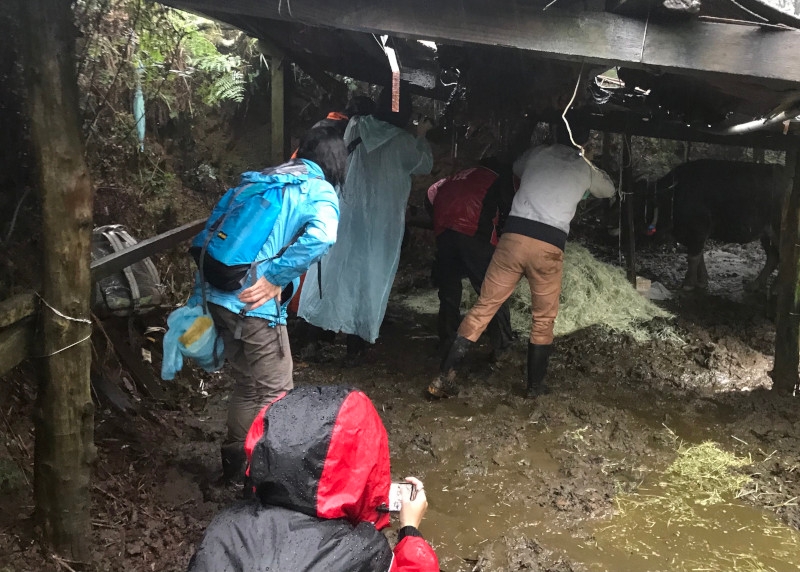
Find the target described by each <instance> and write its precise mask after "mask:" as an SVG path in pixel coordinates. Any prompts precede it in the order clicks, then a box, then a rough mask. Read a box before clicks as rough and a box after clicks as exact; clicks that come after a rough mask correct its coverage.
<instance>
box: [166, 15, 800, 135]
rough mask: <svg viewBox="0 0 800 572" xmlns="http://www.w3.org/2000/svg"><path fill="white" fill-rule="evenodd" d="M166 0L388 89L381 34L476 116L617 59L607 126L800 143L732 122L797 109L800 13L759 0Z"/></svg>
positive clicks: (308, 63) (407, 66)
mask: <svg viewBox="0 0 800 572" xmlns="http://www.w3.org/2000/svg"><path fill="white" fill-rule="evenodd" d="M163 1H164V2H165V3H166V4H169V5H171V6H174V7H178V8H182V9H185V10H190V11H194V12H198V13H202V14H204V15H207V16H209V17H212V18H215V19H217V20H220V21H223V22H226V23H228V24H231V25H233V26H236V27H238V28H240V29H242V30H244V31H245V32H247V33H248V34H251V35H253V36H255V37H258V38H262V39H265V40H266V41H267V42H268V43H269V44H271V45H272V46H274V48H276V49H279V50H280V51H282V52H283V53H284V54H286V55H287V57H289V58H290V59H291V60H293V61H295V62H296V63H297V64H298V65H300V67H302V68H304V69H306V71H309V70H312V71H313V72H314V73H312V75H313V76H315V77H318V78H320V77H321V78H323V79H325V78H329V77H330V76H329V75H328V74H341V75H346V76H349V77H353V78H355V79H360V80H365V81H368V82H370V83H376V84H383V85H387V84H388V83H389V81H390V71H389V65H388V62H387V59H386V55H385V54H384V52H383V50H382V48H381V46H380V44H379V42H378V36H380V35H384V34H385V35H389V36H391V38H392V42H393V44H392V45H393V46H394V47H395V49H396V51H397V53H398V56H399V60H400V64H401V71H402V73H403V77H404V78H405V79H410V80H411V81H412V83H414V84H416V86H417V89H418V90H419V91H422V92H425V93H427V94H428V95H430V96H433V97H437V98H440V99H447V98H448V97H450V96H452V95H453V89H454V84H453V81H454V79H453V78H455V77H456V76H457V78H458V83H459V85H460V86H462V87H463V88H464V90H465V92H466V101H467V108H468V111H467V112H468V113H470V114H486V113H492V114H494V115H495V116H503V115H505V116H516V115H519V114H521V113H526V112H527V113H530V112H533V113H539V112H542V111H544V110H547V109H550V110H552V109H556V108H558V107H559V105H561V103H563V97H562V98H561V100H559V99H558V98H559V96H563V94H567V96H569V95H570V94H571V92H572V90H573V88H574V86H575V83H576V80H577V78H578V77H579V76H582V77H583V78H584V85H585V86H587V87H588V86H591V84H593V83H595V80H594V77H595V76H596V75H598V74H600V73H602V72H604V71H606V70H608V69H610V68H617V73H618V76H619V78H620V79H622V80H623V81H624V83H625V85H624V86H612V87H611V88H610V89H606V90H604V89H600V88H599V87H598V86H592V87H591V89H585V90H581V92H580V96H579V99H583V103H590V104H591V105H590V106H589V108H591V109H592V110H593V112H592V114H591V116H592V118H593V120H594V121H595V123H596V125H598V126H600V125H602V126H603V128H605V129H608V130H612V131H614V130H617V131H621V130H623V129H626V130H628V131H631V132H633V133H639V134H645V135H652V136H664V137H669V138H681V139H687V140H712V141H713V140H719V142H726V143H731V144H740V141H741V143H744V139H746V140H747V143H746V144H751V145H754V146H763V147H773V148H787V147H793V146H796V145H797V144H798V140H797V138H796V137H794V136H791V135H792V134H793V133H796V132H798V133H800V129H799V128H797V126H796V125H794V124H793V126H792V128H791V131H790V136H788V137H787V136H785V135H783V130H784V126H783V124H782V123H781V122H776V123H775V125H773V126H770V127H764V126H760V125H756V126H754V127H752V130H753V131H754V133H753V134H750V133H749V131H751V128H746V129H743V131H746V132H748V133H746V135H735V136H734V135H729V134H727V132H726V130H729V127H730V126H731V125H737V124H741V123H743V122H747V121H752V120H753V119H756V118H769V117H771V116H775V115H777V114H779V113H781V112H785V113H784V116H790V117H791V116H793V115H800V19H798V18H796V17H795V16H793V15H790V14H786V13H784V12H781V11H779V10H777V9H775V8H772V7H770V6H768V5H766V4H763V3H762V2H761V1H760V0H663V1H660V0H581V1H580V2H579V1H577V0H396V1H392V0H225V1H224V2H223V1H218V0H163ZM417 40H429V41H433V42H436V44H437V48H436V49H435V50H434V49H431V48H429V47H426V46H424V45H423V44H421V43H420V42H418V41H417ZM455 70H458V73H457V74H456V72H455ZM310 73H311V72H310ZM592 94H593V95H592ZM781 117H783V116H781Z"/></svg>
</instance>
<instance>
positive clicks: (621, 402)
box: [0, 245, 800, 572]
mask: <svg viewBox="0 0 800 572" xmlns="http://www.w3.org/2000/svg"><path fill="white" fill-rule="evenodd" d="M599 254H601V255H603V256H605V257H607V258H614V256H615V252H614V248H613V246H609V247H608V248H607V249H606V250H605V251H604V252H602V253H599ZM760 257H761V255H760V254H759V253H758V249H757V246H756V245H753V246H748V247H730V246H717V247H715V249H714V253H713V254H712V256H711V259H713V260H717V259H718V260H727V261H728V262H727V263H722V264H716V263H713V264H709V272H710V274H711V275H712V276H711V280H712V284H711V287H710V292H708V293H691V294H678V295H677V296H676V297H675V298H674V299H673V300H671V301H668V302H663V303H662V304H666V306H667V307H668V308H669V309H670V310H671V311H673V312H674V313H675V314H676V315H677V317H676V318H675V319H674V320H672V321H669V320H664V321H658V322H657V323H652V324H650V325H649V326H648V328H650V330H651V331H653V332H654V333H655V334H656V335H654V339H653V340H651V341H649V342H645V343H638V342H635V341H633V340H632V339H630V338H628V337H626V336H624V335H620V334H616V333H613V332H609V331H607V330H605V329H604V328H602V327H592V328H588V329H585V330H582V331H579V332H576V333H574V334H572V335H569V336H566V337H563V338H560V339H558V340H557V342H556V343H557V349H556V353H555V355H554V357H553V359H552V366H551V373H550V383H551V385H552V387H553V392H552V393H551V394H549V395H546V396H543V397H541V398H539V399H537V400H536V401H529V400H526V399H524V398H523V397H522V389H523V381H522V380H523V368H524V351H525V343H526V341H525V337H526V334H525V333H523V332H520V338H521V339H520V341H519V342H518V343H517V346H516V347H515V349H514V352H513V355H511V356H510V358H509V359H507V360H505V361H504V362H502V363H500V364H498V365H490V364H489V363H488V361H487V359H486V358H487V356H488V348H487V347H486V346H485V345H483V346H481V347H480V348H478V349H477V350H475V351H473V352H472V354H471V355H470V356H469V358H468V364H467V368H466V369H467V372H466V373H465V375H464V376H462V379H461V382H462V391H461V393H460V394H459V395H458V397H455V398H452V399H448V400H446V401H429V400H428V399H426V398H425V397H424V395H423V393H424V389H425V387H426V385H427V384H428V382H429V381H430V380H431V378H432V377H433V376H434V375H435V373H436V369H437V350H436V338H435V316H434V315H433V314H411V313H409V312H408V311H407V310H405V309H404V307H403V306H402V305H400V304H399V303H397V300H399V299H400V298H402V297H403V296H405V295H408V294H409V293H411V292H414V291H416V290H419V289H424V288H428V286H427V280H426V277H425V275H426V273H425V271H424V269H421V268H418V267H416V268H414V269H413V270H412V269H411V267H409V266H404V268H403V269H401V272H400V275H399V277H398V281H397V283H396V284H395V294H394V298H393V302H392V304H391V305H390V307H389V311H388V313H387V319H386V322H385V324H384V329H383V331H382V335H381V338H380V340H379V342H378V343H377V344H376V346H375V347H374V348H372V349H371V350H370V351H369V352H368V354H367V355H366V356H365V358H364V360H363V362H362V363H360V364H358V365H357V366H355V367H344V365H343V363H342V358H343V356H344V345H343V343H335V344H332V345H328V346H326V347H325V348H324V351H323V358H324V359H323V360H322V362H321V363H307V362H304V361H302V360H301V359H300V358H299V357H297V356H296V357H295V382H296V384H297V385H307V384H334V383H343V384H348V385H352V386H355V387H358V388H361V389H363V390H364V391H366V392H367V394H368V395H369V396H370V397H371V398H372V399H373V400H374V402H375V405H376V406H377V408H378V411H379V412H380V413H381V415H382V417H383V419H384V422H385V424H386V427H387V429H388V432H389V437H390V446H391V450H392V461H393V465H392V467H393V473H394V476H395V477H403V476H405V475H407V474H414V475H418V476H420V477H421V478H422V479H423V480H424V481H425V484H426V490H427V491H428V497H429V501H430V509H429V511H428V515H427V518H426V520H425V521H424V522H423V525H422V531H423V533H424V534H425V535H426V537H427V538H428V539H429V540H430V541H431V543H432V544H433V545H434V547H435V548H436V551H437V553H438V555H439V558H440V562H441V568H442V570H445V571H448V572H456V571H487V572H488V571H508V572H511V571H521V570H527V571H538V570H542V571H545V570H546V571H558V572H567V571H589V570H609V571H612V570H613V571H626V570H631V571H634V570H635V571H642V572H656V571H662V570H780V571H782V570H793V569H797V568H796V566H797V565H796V564H793V563H792V562H800V558H798V556H800V550H798V549H797V546H798V545H797V544H793V542H795V541H796V539H797V537H798V533H797V530H798V528H800V510H799V509H798V507H797V503H796V498H797V497H798V496H800V484H798V481H797V478H796V476H797V475H796V473H797V469H798V467H799V466H800V421H798V416H797V402H796V401H795V400H794V399H792V398H782V397H779V396H776V395H773V394H772V393H771V392H770V391H768V389H769V387H770V384H771V381H770V378H769V376H768V371H769V370H770V368H771V361H772V357H771V352H772V346H773V338H774V327H773V324H772V323H771V322H770V321H769V320H767V319H766V318H765V317H764V316H765V313H766V308H765V303H764V299H763V297H761V296H756V295H753V296H748V295H746V294H744V293H743V292H741V291H740V290H741V289H740V288H737V287H736V285H737V284H738V285H740V284H741V278H742V276H741V275H742V274H744V275H747V276H750V277H752V275H754V274H755V273H756V272H757V270H758V264H759V261H760ZM684 258H685V257H683V256H682V255H681V254H680V253H676V252H675V251H674V250H671V249H669V248H660V249H656V250H654V251H652V252H651V253H650V254H642V256H641V257H640V263H641V267H642V268H643V273H646V274H647V275H648V276H649V277H651V278H653V279H658V280H661V281H662V282H663V283H664V284H665V285H666V286H667V287H668V288H671V289H674V288H676V287H677V286H678V284H679V281H680V278H681V272H682V270H681V264H684V265H685V261H684ZM664 331H669V332H670V335H666V336H665V335H658V334H659V333H660V332H664ZM294 349H295V350H297V349H299V344H297V343H295V344H294ZM32 379H33V377H32V372H31V371H29V370H28V369H24V368H23V369H19V370H17V371H15V372H14V374H13V375H11V376H8V377H7V378H6V379H5V380H3V381H2V383H3V387H4V388H8V389H7V390H4V391H3V392H2V396H0V406H1V407H0V415H2V425H1V426H0V434H2V436H3V440H2V441H0V495H1V496H0V498H1V499H2V502H0V571H3V572H6V571H12V570H20V571H22V570H69V569H70V568H71V567H75V568H77V565H70V564H69V563H64V562H58V561H57V560H56V559H53V558H52V557H51V556H50V555H48V554H47V553H45V552H44V551H43V550H42V549H41V548H40V547H39V545H38V543H37V542H36V540H35V539H36V531H35V529H34V528H33V527H32V525H31V520H30V517H31V512H32V504H33V503H32V499H31V494H30V490H31V487H30V482H31V480H32V453H33V435H32V429H31V422H30V415H31V411H32V403H33V398H34V385H33V382H32ZM201 381H202V382H203V383H202V387H201V384H200V382H201ZM229 386H230V378H229V377H228V375H227V374H225V373H223V374H214V375H199V374H197V372H184V374H182V375H181V376H180V377H179V379H178V380H177V381H175V382H172V383H170V384H168V387H167V389H168V390H169V393H170V404H169V405H165V404H155V403H151V402H148V401H147V400H146V399H145V400H143V401H142V402H141V403H140V404H139V405H140V411H141V414H140V415H138V416H126V415H122V414H119V413H117V412H114V411H112V410H111V409H109V408H108V406H107V405H106V404H104V403H100V404H99V406H98V411H97V415H96V425H97V430H96V441H97V445H98V453H99V456H98V461H97V466H96V470H95V474H94V481H93V484H92V496H93V517H92V521H93V533H94V538H93V541H94V546H95V564H94V566H93V569H96V570H109V571H110V570H122V569H124V570H128V571H145V570H165V571H166V570H183V569H185V567H186V564H187V562H188V559H189V557H190V555H191V554H192V552H193V550H194V547H195V546H196V545H197V543H198V542H199V540H200V538H201V536H202V533H203V530H204V528H205V526H206V525H207V524H208V522H209V520H210V519H211V518H212V516H213V515H214V514H215V512H216V511H218V510H219V509H220V508H221V507H223V506H224V505H226V504H227V503H229V502H231V501H233V500H234V498H235V497H236V494H237V491H236V490H235V489H233V488H221V487H217V486H215V485H214V484H213V483H214V481H215V479H216V478H217V476H218V463H219V460H218V447H219V443H220V440H221V438H222V436H223V424H224V418H225V416H224V411H225V399H226V396H227V393H228V389H229ZM705 440H713V441H715V442H717V443H719V444H720V447H721V448H722V449H724V450H726V451H730V452H734V453H736V454H738V455H740V456H744V457H747V456H750V457H751V459H752V463H751V464H750V465H748V466H746V467H744V468H742V469H740V470H741V471H743V472H745V473H746V474H747V475H748V476H749V477H750V478H749V481H748V484H747V485H746V486H745V489H746V490H745V491H743V493H745V494H743V496H742V498H741V499H739V500H733V499H726V501H725V504H724V505H723V507H722V509H721V511H722V513H725V514H727V515H728V516H729V517H731V518H732V516H731V515H734V514H736V515H737V516H736V524H737V526H736V527H735V528H736V530H738V531H739V532H740V533H742V531H744V532H743V533H742V534H745V538H747V539H750V546H749V547H747V546H744V547H729V546H728V545H727V544H726V542H727V541H726V534H724V532H726V531H725V530H723V531H722V532H720V531H716V532H715V531H713V530H708V531H707V533H706V532H703V531H700V532H698V531H696V530H695V531H692V532H691V534H690V531H688V530H687V529H682V528H680V527H676V526H672V525H670V524H669V523H667V526H666V528H667V529H668V531H667V534H666V536H662V537H659V538H657V539H655V540H653V538H650V537H648V538H649V539H645V538H644V537H643V538H642V539H638V538H637V539H635V542H633V540H634V539H631V538H628V539H624V541H623V540H621V539H616V540H613V541H612V542H611V543H610V544H609V543H608V542H607V541H605V540H604V538H605V536H604V535H606V534H607V532H604V531H607V530H608V529H609V528H610V527H612V526H613V525H614V523H615V522H617V521H618V519H620V518H624V516H625V515H624V514H622V512H623V511H621V509H620V505H619V504H618V503H617V502H616V501H617V500H618V499H619V498H620V497H621V495H625V494H627V493H631V492H634V491H640V490H642V489H644V488H646V487H647V486H650V485H652V484H654V483H655V484H657V483H658V482H659V479H660V478H661V475H662V472H663V471H664V469H665V468H666V467H667V466H668V465H669V463H670V462H671V461H672V460H673V459H674V458H675V456H676V449H677V448H678V446H679V444H680V443H682V442H683V443H700V442H702V441H705ZM726 518H727V517H722V520H723V521H725V520H726ZM664 519H666V516H665V515H653V516H652V518H651V520H652V521H654V522H658V521H663V520H664ZM765 523H766V524H765ZM662 524H663V522H662ZM739 524H740V525H741V526H738V525H739ZM644 528H647V527H643V529H644ZM748 531H751V533H750V532H748ZM771 531H780V535H781V536H780V537H781V538H782V539H783V540H782V541H781V544H780V546H781V548H780V550H778V551H777V552H776V549H775V547H774V545H773V544H772V543H771V542H773V540H774V538H776V535H777V534H778V533H777V532H774V533H773V532H771ZM389 534H390V536H391V533H389ZM689 539H694V540H693V541H692V542H690V541H689ZM771 539H772V540H771ZM787 539H788V540H787ZM694 541H696V542H694ZM693 542H694V544H697V543H698V542H699V544H700V545H702V544H703V543H705V545H706V547H707V550H706V552H705V554H706V555H705V556H702V554H703V551H702V550H701V551H700V554H701V556H699V557H698V556H697V551H696V547H693ZM657 543H660V548H659V547H658V546H655V544H657ZM690 545H692V546H690ZM712 546H714V547H716V548H718V549H719V551H720V552H721V553H722V556H715V555H714V551H713V550H711V547H712ZM643 547H645V548H643ZM781 551H783V552H781ZM784 552H785V554H784ZM684 553H685V554H684ZM740 553H742V554H744V553H746V554H749V555H750V560H747V559H746V558H745V557H744V556H742V557H737V556H736V554H740ZM740 556H741V554H740ZM698 558H699V560H698ZM725 558H729V562H730V564H726V561H725ZM743 558H744V559H743Z"/></svg>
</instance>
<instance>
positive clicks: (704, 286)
mask: <svg viewBox="0 0 800 572" xmlns="http://www.w3.org/2000/svg"><path fill="white" fill-rule="evenodd" d="M681 289H682V290H683V291H684V292H705V291H706V290H708V282H695V283H691V282H684V283H683V285H682V286H681Z"/></svg>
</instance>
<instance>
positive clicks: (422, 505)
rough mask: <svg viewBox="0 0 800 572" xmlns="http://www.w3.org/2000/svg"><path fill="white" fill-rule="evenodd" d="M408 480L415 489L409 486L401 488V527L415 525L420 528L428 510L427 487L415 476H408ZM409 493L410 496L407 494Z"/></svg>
mask: <svg viewBox="0 0 800 572" xmlns="http://www.w3.org/2000/svg"><path fill="white" fill-rule="evenodd" d="M406 482H407V483H410V484H411V485H413V489H411V490H409V489H408V487H404V488H402V489H400V493H401V495H402V501H401V505H400V515H399V516H400V527H401V528H402V527H404V526H413V527H415V528H419V525H420V523H421V522H422V517H423V516H425V511H427V510H428V499H427V497H426V496H425V488H424V487H423V485H422V481H420V480H419V479H417V478H414V477H406ZM406 495H408V496H406Z"/></svg>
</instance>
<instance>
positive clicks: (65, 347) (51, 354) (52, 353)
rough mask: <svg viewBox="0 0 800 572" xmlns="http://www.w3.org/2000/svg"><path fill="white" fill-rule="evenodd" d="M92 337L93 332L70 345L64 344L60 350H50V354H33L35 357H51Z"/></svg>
mask: <svg viewBox="0 0 800 572" xmlns="http://www.w3.org/2000/svg"><path fill="white" fill-rule="evenodd" d="M91 337H92V334H89V335H88V336H86V337H85V338H83V339H81V340H78V341H77V342H75V343H74V344H70V345H68V346H64V347H63V348H61V349H60V350H56V351H54V352H50V353H49V354H44V355H40V356H33V357H35V358H46V357H51V356H54V355H56V354H60V353H61V352H63V351H64V350H68V349H69V348H73V347H75V346H77V345H78V344H82V343H83V342H85V341H86V340H88V339H89V338H91Z"/></svg>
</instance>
